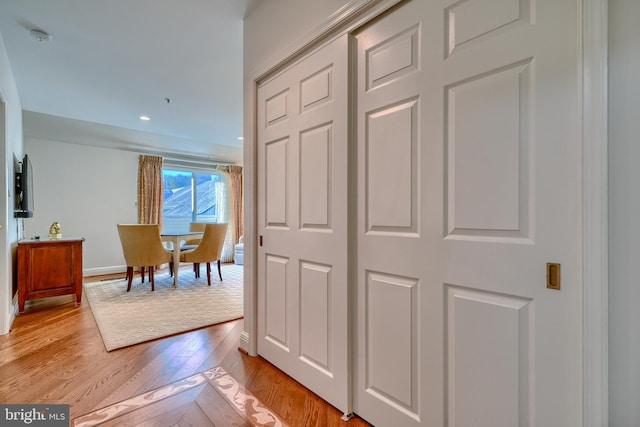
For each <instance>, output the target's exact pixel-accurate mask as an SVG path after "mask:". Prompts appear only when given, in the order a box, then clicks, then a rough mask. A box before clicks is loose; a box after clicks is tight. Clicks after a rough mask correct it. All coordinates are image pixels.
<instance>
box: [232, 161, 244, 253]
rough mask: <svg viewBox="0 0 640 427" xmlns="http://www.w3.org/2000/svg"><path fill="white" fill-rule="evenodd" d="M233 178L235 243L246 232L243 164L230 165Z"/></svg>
mask: <svg viewBox="0 0 640 427" xmlns="http://www.w3.org/2000/svg"><path fill="white" fill-rule="evenodd" d="M229 177H230V178H231V218H232V222H231V223H232V225H233V244H234V245H235V244H236V243H238V240H239V239H240V236H242V235H243V234H244V215H243V213H244V193H243V191H244V190H243V188H244V187H243V182H242V166H229Z"/></svg>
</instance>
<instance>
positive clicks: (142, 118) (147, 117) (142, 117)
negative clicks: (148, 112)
mask: <svg viewBox="0 0 640 427" xmlns="http://www.w3.org/2000/svg"><path fill="white" fill-rule="evenodd" d="M140 120H144V121H149V120H151V117H149V116H140Z"/></svg>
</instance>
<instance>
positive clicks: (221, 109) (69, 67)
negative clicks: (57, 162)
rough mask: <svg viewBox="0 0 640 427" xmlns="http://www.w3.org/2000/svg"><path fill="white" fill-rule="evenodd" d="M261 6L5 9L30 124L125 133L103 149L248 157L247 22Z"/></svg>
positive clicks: (65, 0)
mask: <svg viewBox="0 0 640 427" xmlns="http://www.w3.org/2000/svg"><path fill="white" fill-rule="evenodd" d="M258 1H259V0H0V34H1V35H2V39H3V41H4V44H5V47H6V50H7V53H8V56H9V62H10V64H11V67H12V71H13V74H14V79H15V81H16V84H17V87H18V92H19V96H20V101H21V103H22V109H23V110H25V111H29V112H33V113H26V117H27V118H26V120H27V121H28V122H29V123H33V128H34V129H35V128H37V127H38V126H37V124H38V123H46V122H47V121H49V122H51V120H52V119H53V118H51V117H49V116H58V117H62V118H67V119H73V120H67V121H65V123H66V124H65V125H68V126H71V127H73V126H77V125H79V124H80V122H78V121H85V122H93V123H99V124H101V125H106V126H101V127H99V128H102V129H103V130H105V131H109V132H112V133H114V134H117V133H118V132H119V131H121V130H126V135H125V134H123V135H124V136H119V137H118V136H116V137H105V138H104V139H112V138H120V139H122V143H123V144H126V143H127V141H131V142H133V145H136V144H141V145H143V146H145V145H146V146H149V147H152V146H153V145H154V144H156V143H155V142H154V141H158V142H157V145H158V146H159V147H164V149H169V148H168V147H167V145H168V146H171V149H172V150H173V151H180V152H191V153H199V154H205V155H209V156H212V157H216V155H217V154H219V153H218V151H219V150H217V148H220V146H227V147H226V148H229V147H228V146H230V147H236V148H238V147H241V146H242V142H241V141H239V140H238V137H240V136H241V135H242V21H243V18H244V16H246V14H248V13H249V12H250V11H251V10H252V9H253V8H254V7H255V6H256V4H257V3H258ZM34 28H35V29H40V30H43V31H45V32H47V33H49V34H50V35H51V36H52V38H51V40H50V41H49V42H39V41H37V40H36V39H35V38H33V37H32V36H31V35H30V30H31V29H34ZM165 98H169V99H171V102H170V103H167V102H166V101H165ZM140 115H148V116H149V117H150V118H151V120H150V121H146V122H145V121H142V120H140V119H139V116H140ZM65 125H60V126H65ZM77 127H81V126H77ZM119 128H121V129H119ZM34 132H36V133H37V131H35V130H34ZM42 132H46V129H45V130H42ZM93 132H94V133H95V132H96V131H95V130H94V131H93ZM25 133H27V131H26V130H25ZM127 135H128V136H127ZM132 135H134V136H132ZM124 138H126V139H124ZM96 139H100V138H96ZM89 143H91V142H89ZM223 151H224V150H223Z"/></svg>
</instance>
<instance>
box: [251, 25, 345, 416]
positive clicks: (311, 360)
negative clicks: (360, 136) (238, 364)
mask: <svg viewBox="0 0 640 427" xmlns="http://www.w3.org/2000/svg"><path fill="white" fill-rule="evenodd" d="M347 64H348V61H347V37H346V36H343V37H341V38H340V39H338V40H336V41H334V42H332V43H331V44H329V45H327V46H324V47H323V48H322V49H320V50H318V51H317V52H314V53H313V55H311V56H309V57H308V58H306V59H303V60H301V61H299V62H298V63H296V64H294V65H292V66H291V67H289V68H288V69H286V70H285V71H283V72H281V73H280V74H279V75H277V76H275V77H273V78H272V79H270V80H269V81H266V82H263V83H262V84H261V85H260V86H259V88H258V97H257V98H258V117H257V121H258V122H257V128H258V168H259V171H258V182H259V184H258V233H259V242H260V246H259V248H258V353H259V354H260V355H261V356H263V357H264V358H266V359H267V360H269V361H270V362H272V363H273V364H274V365H276V366H278V367H279V368H280V369H282V370H283V371H285V372H286V373H287V374H289V375H291V376H292V377H293V378H295V379H296V380H298V381H299V382H301V383H302V384H304V385H305V386H307V387H308V388H310V389H311V390H313V391H314V392H315V393H317V394H318V395H320V396H321V397H322V398H323V399H325V400H327V401H328V402H329V403H331V404H332V405H334V406H335V407H337V408H338V409H340V410H342V411H343V412H345V413H347V412H350V407H349V406H350V404H349V396H348V393H349V387H348V382H349V379H350V378H349V372H348V366H349V353H348V342H347V339H348V336H349V335H348V325H349V321H348V316H349V307H348V306H347V304H348V300H349V298H348V287H347V213H348V211H347V205H348V200H347V166H348V164H347V161H348V144H347V142H348V141H347V136H348V135H347V120H348V114H347V113H348V112H347V101H348V98H347V96H348V90H347V89H348V88H347V71H348V70H347Z"/></svg>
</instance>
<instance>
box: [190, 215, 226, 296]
mask: <svg viewBox="0 0 640 427" xmlns="http://www.w3.org/2000/svg"><path fill="white" fill-rule="evenodd" d="M204 226H205V227H204V234H203V235H202V240H201V241H200V244H199V245H198V246H197V247H196V248H195V249H191V250H187V251H184V252H182V251H181V252H180V262H192V263H193V264H194V272H195V275H196V277H200V263H207V283H208V285H209V286H211V263H212V262H214V261H218V276H220V281H222V270H221V269H220V258H222V247H223V246H224V238H225V236H226V234H227V226H228V224H226V223H223V224H215V223H212V224H204Z"/></svg>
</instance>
